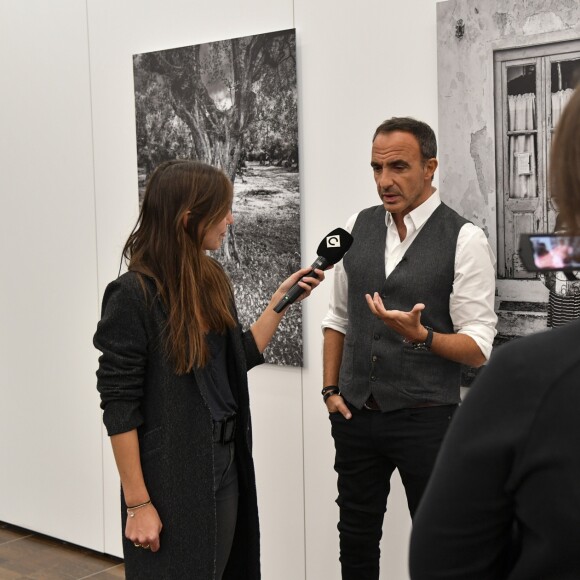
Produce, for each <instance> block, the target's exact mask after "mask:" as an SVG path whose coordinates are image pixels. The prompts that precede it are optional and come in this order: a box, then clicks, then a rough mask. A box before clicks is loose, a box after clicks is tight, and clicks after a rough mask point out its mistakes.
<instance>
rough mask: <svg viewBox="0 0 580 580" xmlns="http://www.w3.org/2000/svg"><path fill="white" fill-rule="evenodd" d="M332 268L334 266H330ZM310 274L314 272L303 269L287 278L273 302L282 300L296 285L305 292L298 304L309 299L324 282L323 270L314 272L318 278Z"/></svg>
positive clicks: (275, 294) (277, 291)
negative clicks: (313, 291)
mask: <svg viewBox="0 0 580 580" xmlns="http://www.w3.org/2000/svg"><path fill="white" fill-rule="evenodd" d="M330 268H332V266H330ZM330 268H329V269H330ZM310 272H312V269H311V268H302V269H300V270H298V271H297V272H294V274H292V275H291V276H289V277H288V278H286V280H284V282H282V284H280V286H279V288H278V290H276V292H275V293H274V296H272V301H273V302H274V301H276V302H277V301H278V299H281V298H282V297H283V296H284V295H285V294H286V293H287V292H288V290H290V288H292V286H294V284H296V283H298V286H300V287H301V288H302V289H303V290H304V292H303V293H302V294H301V295H300V296H299V297H298V298H297V299H296V302H300V301H301V300H304V299H305V298H308V296H310V293H311V292H312V290H314V288H316V287H317V286H318V285H319V284H320V283H321V282H322V281H323V280H324V271H323V270H314V272H315V273H316V276H317V278H315V277H314V276H307V274H310Z"/></svg>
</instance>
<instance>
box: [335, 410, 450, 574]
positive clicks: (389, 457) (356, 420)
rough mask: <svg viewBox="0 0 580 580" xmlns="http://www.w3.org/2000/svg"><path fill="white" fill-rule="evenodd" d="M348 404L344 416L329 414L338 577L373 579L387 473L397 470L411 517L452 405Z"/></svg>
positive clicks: (388, 476)
mask: <svg viewBox="0 0 580 580" xmlns="http://www.w3.org/2000/svg"><path fill="white" fill-rule="evenodd" d="M349 408H350V410H351V412H352V418H351V419H349V420H347V419H345V418H344V417H343V416H342V415H341V414H340V413H332V414H331V415H330V422H331V425H332V436H333V438H334V445H335V449H336V459H335V464H334V469H335V470H336V472H337V474H338V499H337V500H336V501H337V504H338V506H339V508H340V521H339V524H338V530H339V535H340V562H341V567H342V579H343V580H378V578H379V558H380V548H379V544H380V540H381V536H382V528H383V519H384V515H385V511H386V506H387V497H388V495H389V491H390V479H391V475H392V473H393V471H394V470H395V469H398V470H399V474H400V476H401V480H402V482H403V485H404V487H405V494H406V496H407V504H408V506H409V512H410V513H411V517H413V514H414V513H415V510H416V509H417V506H418V505H419V501H420V499H421V496H422V494H423V491H424V489H425V486H426V485H427V481H428V480H429V476H430V474H431V471H432V469H433V465H434V463H435V459H436V457H437V453H438V451H439V447H440V445H441V442H442V440H443V437H444V435H445V432H446V430H447V427H448V426H449V421H450V420H451V417H452V416H453V413H454V411H455V409H456V408H457V405H449V406H447V405H446V406H436V407H421V408H416V409H401V410H398V411H392V412H387V413H382V412H380V411H370V410H366V409H363V410H358V409H356V408H354V407H353V406H352V405H349Z"/></svg>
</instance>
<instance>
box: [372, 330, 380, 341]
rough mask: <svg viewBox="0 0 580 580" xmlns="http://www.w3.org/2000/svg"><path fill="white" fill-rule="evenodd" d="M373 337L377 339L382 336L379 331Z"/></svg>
mask: <svg viewBox="0 0 580 580" xmlns="http://www.w3.org/2000/svg"><path fill="white" fill-rule="evenodd" d="M373 338H374V339H375V340H379V338H381V335H380V334H379V333H378V332H376V333H375V335H374V336H373Z"/></svg>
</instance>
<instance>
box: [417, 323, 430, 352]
mask: <svg viewBox="0 0 580 580" xmlns="http://www.w3.org/2000/svg"><path fill="white" fill-rule="evenodd" d="M425 328H426V329H427V337H426V338H425V340H424V341H423V342H413V343H412V344H413V348H414V349H417V350H431V343H432V342H433V329H432V328H431V327H430V326H425Z"/></svg>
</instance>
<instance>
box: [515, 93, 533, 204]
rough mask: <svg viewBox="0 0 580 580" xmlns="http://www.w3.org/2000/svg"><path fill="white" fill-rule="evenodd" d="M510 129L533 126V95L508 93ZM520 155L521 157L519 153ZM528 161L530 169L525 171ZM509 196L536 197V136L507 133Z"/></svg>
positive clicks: (527, 129) (521, 129)
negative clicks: (508, 135) (508, 134)
mask: <svg viewBox="0 0 580 580" xmlns="http://www.w3.org/2000/svg"><path fill="white" fill-rule="evenodd" d="M508 129H509V131H516V132H517V131H533V130H535V129H536V95H535V94H533V93H526V94H523V95H508ZM521 154H523V157H522V156H521ZM527 161H529V170H528V171H527V170H526V165H527ZM509 166H510V167H509V176H510V197H512V198H523V197H536V196H537V195H538V192H537V165H536V135H535V134H530V135H525V134H524V135H510V137H509Z"/></svg>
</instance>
